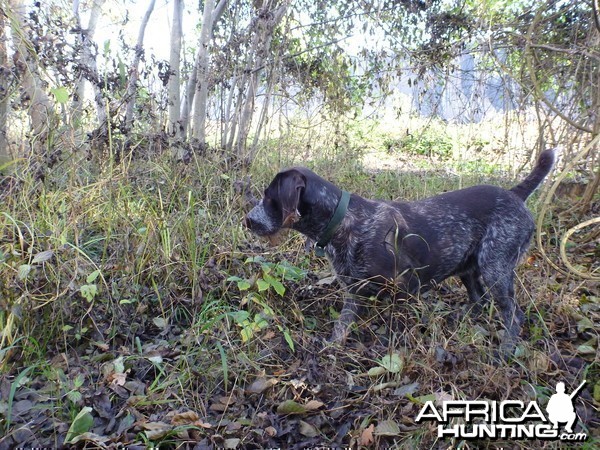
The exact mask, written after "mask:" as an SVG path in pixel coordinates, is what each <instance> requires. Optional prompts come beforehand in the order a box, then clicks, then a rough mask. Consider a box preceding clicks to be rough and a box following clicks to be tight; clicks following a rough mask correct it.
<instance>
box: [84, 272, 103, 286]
mask: <svg viewBox="0 0 600 450" xmlns="http://www.w3.org/2000/svg"><path fill="white" fill-rule="evenodd" d="M98 275H100V269H96V270H94V271H93V272H92V273H90V274H89V275H88V276H87V278H86V279H85V281H86V283H88V284H90V283H93V282H94V281H96V278H98Z"/></svg>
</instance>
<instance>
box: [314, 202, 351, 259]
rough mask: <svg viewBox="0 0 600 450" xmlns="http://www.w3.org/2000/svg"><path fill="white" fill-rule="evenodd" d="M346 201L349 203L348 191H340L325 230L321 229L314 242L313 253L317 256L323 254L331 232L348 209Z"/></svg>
mask: <svg viewBox="0 0 600 450" xmlns="http://www.w3.org/2000/svg"><path fill="white" fill-rule="evenodd" d="M348 203H350V193H349V192H346V191H342V196H341V197H340V200H339V202H338V204H337V206H336V207H335V211H334V212H333V216H331V219H330V220H329V223H328V224H327V227H326V228H325V231H323V234H322V235H321V237H320V238H319V240H318V241H317V243H316V244H315V254H316V255H317V256H325V247H327V244H329V241H330V240H331V238H332V237H333V233H335V230H337V227H338V226H339V224H340V223H341V222H342V220H343V219H344V216H345V215H346V211H348Z"/></svg>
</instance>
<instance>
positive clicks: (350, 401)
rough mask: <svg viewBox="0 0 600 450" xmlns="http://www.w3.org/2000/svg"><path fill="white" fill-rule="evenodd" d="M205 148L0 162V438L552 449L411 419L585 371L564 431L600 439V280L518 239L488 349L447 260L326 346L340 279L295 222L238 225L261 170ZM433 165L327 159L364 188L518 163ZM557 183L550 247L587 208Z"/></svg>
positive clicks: (94, 444) (497, 177)
mask: <svg viewBox="0 0 600 450" xmlns="http://www.w3.org/2000/svg"><path fill="white" fill-rule="evenodd" d="M206 158H207V159H205V160H203V161H192V163H191V164H188V165H183V164H181V163H175V162H172V163H169V162H163V163H161V162H157V161H156V159H152V158H149V159H148V160H146V161H143V162H140V163H137V164H129V163H128V162H127V161H121V162H120V163H118V164H115V166H114V167H109V168H104V169H103V172H102V173H93V171H91V170H89V171H81V172H80V173H78V174H77V175H72V176H70V177H69V176H65V177H63V178H61V177H59V176H57V175H54V176H53V177H52V178H51V177H50V176H49V177H47V178H46V180H45V181H44V183H43V184H41V182H40V180H39V179H36V178H35V177H33V176H29V175H27V173H25V172H23V174H19V175H11V176H8V177H5V178H4V179H3V180H2V181H1V182H2V186H3V188H2V190H0V202H1V206H0V309H1V310H2V317H1V318H2V324H3V326H4V332H3V337H2V347H0V360H2V369H1V370H2V375H1V376H0V450H4V449H12V448H16V447H20V448H32V447H37V448H40V447H45V448H59V447H69V448H71V447H73V448H124V447H126V448H129V449H133V448H149V447H154V448H157V447H160V448H194V449H216V448H226V449H235V448H244V449H252V448H256V449H262V448H285V449H296V448H297V449H304V448H317V447H321V448H407V449H409V448H410V449H413V448H414V449H416V448H436V449H438V448H439V449H442V448H451V447H452V448H465V449H466V448H564V446H562V445H563V444H561V443H559V442H553V441H544V440H530V439H521V440H511V439H502V438H498V439H479V440H464V439H455V438H438V437H437V427H436V423H434V422H433V421H427V420H426V421H422V422H420V423H417V421H416V418H417V416H418V414H419V412H420V411H421V409H422V408H423V405H425V404H426V402H427V401H433V402H434V403H435V404H436V405H439V404H440V403H441V402H443V401H446V400H486V401H494V400H495V401H502V400H520V401H522V402H525V403H527V402H530V401H537V402H538V403H539V405H540V407H544V406H545V405H546V403H547V401H548V398H549V397H550V395H552V394H553V393H554V390H555V386H556V383H557V382H558V381H563V382H564V383H565V384H566V386H567V392H568V393H569V392H571V391H572V390H573V389H575V387H577V386H578V385H579V384H580V383H581V382H582V381H583V380H586V381H587V383H586V385H585V386H584V387H583V389H582V391H581V393H580V394H579V395H578V396H577V398H576V400H575V401H574V406H575V408H576V411H577V414H578V416H579V419H580V420H579V422H578V425H577V428H576V431H577V432H583V433H586V434H587V436H588V439H587V440H586V441H585V442H583V443H578V444H576V445H577V446H579V447H580V448H590V449H591V448H598V445H599V443H600V437H599V436H600V415H599V413H598V408H599V405H600V358H599V356H600V353H599V346H598V330H599V329H600V292H599V286H598V283H593V282H590V281H585V280H584V281H582V280H579V279H577V278H575V277H572V276H570V275H565V274H562V273H561V272H559V271H557V270H556V269H554V268H553V267H552V266H551V265H550V264H549V263H548V262H547V261H546V259H545V258H544V257H543V255H542V253H541V251H540V248H538V246H537V245H536V243H535V242H533V243H532V248H531V250H530V252H529V254H528V256H527V258H526V259H525V260H524V261H523V263H522V264H521V265H519V266H518V268H517V278H516V279H517V281H516V286H515V289H516V297H517V299H518V301H519V303H520V305H521V307H522V309H523V310H524V311H525V312H526V323H525V326H524V331H523V335H522V338H523V339H522V342H521V343H520V344H519V346H518V348H517V351H516V354H515V356H514V358H511V359H510V360H508V361H502V362H499V361H498V360H497V359H496V358H495V357H494V353H495V350H496V349H497V347H498V342H499V340H500V338H501V334H502V331H500V330H502V325H501V322H500V321H499V320H498V318H497V314H496V311H495V308H494V306H493V305H490V306H489V308H487V309H486V311H485V313H484V314H483V315H481V316H473V315H472V314H470V313H469V309H470V305H469V303H468V301H467V296H466V291H465V290H464V288H463V287H462V286H461V285H460V283H459V282H458V281H457V280H453V279H450V280H447V281H446V282H444V283H443V284H442V285H440V286H439V287H438V288H437V289H434V290H432V291H429V292H427V293H425V294H422V295H419V296H416V297H414V298H411V299H410V300H409V301H403V302H395V303H394V302H390V301H386V300H380V301H375V300H372V299H365V304H364V306H365V310H366V313H365V314H364V315H362V316H361V318H360V320H359V321H358V323H357V324H356V326H355V328H354V329H353V331H352V333H351V336H350V339H349V341H348V342H347V344H346V345H344V346H337V345H332V344H330V343H328V342H327V338H328V336H329V335H330V333H331V329H332V324H333V323H334V321H335V320H336V318H337V315H338V312H339V311H340V309H341V302H342V296H343V292H342V289H341V288H340V286H339V285H338V284H337V282H336V281H335V278H334V277H333V275H332V273H331V270H330V268H329V266H328V264H327V263H326V261H324V260H322V259H320V258H318V257H317V256H315V255H314V254H313V253H311V252H307V251H306V249H305V246H304V241H303V239H302V238H301V236H299V235H298V234H295V233H289V234H287V235H284V236H282V237H281V239H280V241H279V244H278V245H277V246H272V245H271V244H270V243H267V242H264V241H262V240H260V239H258V238H256V237H255V236H252V235H251V234H250V233H248V232H247V231H246V230H244V229H243V228H242V227H241V218H242V216H243V214H244V211H245V210H246V209H247V207H248V205H247V196H246V195H245V194H244V189H240V187H246V188H247V187H249V186H251V189H252V192H253V193H254V194H255V195H259V193H260V192H261V190H262V189H263V188H264V187H265V186H266V184H267V183H268V181H269V178H271V177H272V176H273V174H274V173H275V170H273V168H272V167H269V166H264V167H256V168H255V170H254V171H253V173H252V175H253V177H252V182H251V183H250V184H248V181H247V179H246V178H244V176H243V175H241V174H240V173H238V172H234V171H232V170H230V168H228V167H227V166H226V164H225V163H224V162H223V159H222V158H220V157H219V156H218V155H217V156H213V157H209V156H206ZM167 159H168V158H167ZM350 159H351V158H350ZM422 159H423V160H425V159H426V158H425V157H423V158H422ZM207 160H210V161H211V162H209V163H207ZM314 165H315V166H316V167H317V168H318V164H314ZM444 166H445V163H443V162H442V163H441V164H440V167H438V168H436V167H434V168H433V169H434V170H431V169H432V168H431V167H429V168H428V167H426V165H424V164H423V165H421V166H415V167H412V168H411V169H413V170H408V169H406V168H402V167H395V168H393V169H390V168H389V167H384V168H378V169H377V170H373V168H370V167H368V164H365V165H364V166H361V167H357V166H356V165H354V166H349V165H348V164H346V165H344V166H337V168H338V170H335V171H334V170H332V169H329V170H325V169H324V173H323V175H324V176H326V177H327V178H329V179H332V181H334V182H336V183H337V184H339V185H343V186H344V187H345V188H346V189H348V190H353V191H355V192H359V193H361V194H363V195H365V196H369V197H379V198H395V197H398V196H400V195H401V196H402V197H404V198H406V199H414V198H421V197H424V196H426V195H433V194H435V193H438V192H441V191H443V190H449V189H454V188H457V187H459V186H466V185H469V184H475V183H479V182H483V181H488V182H494V183H495V182H499V183H502V184H503V185H511V184H512V183H513V180H509V179H506V177H505V174H498V173H493V171H487V170H486V171H484V172H479V173H478V174H476V176H474V175H473V174H472V173H466V172H465V173H463V172H460V173H459V174H458V175H456V174H455V175H448V174H447V172H448V171H446V173H445V174H442V173H441V172H440V170H438V169H440V168H441V167H444ZM329 167H331V166H329ZM469 169H472V167H470V168H469ZM520 176H522V175H520ZM573 202H574V198H569V197H568V196H566V197H565V198H562V199H557V200H556V201H554V202H553V203H552V207H551V210H550V212H549V213H548V214H547V217H546V219H545V221H544V226H543V243H544V250H545V252H546V253H547V254H548V256H549V258H550V260H552V261H554V262H556V263H558V264H560V256H559V252H558V240H557V239H559V237H560V235H561V233H563V232H564V231H565V230H567V229H568V228H570V227H571V226H574V225H575V224H577V223H580V222H582V221H584V220H586V219H587V218H589V217H592V216H595V215H598V211H597V210H596V211H591V212H589V213H587V215H581V214H575V213H569V214H563V215H562V216H560V215H559V214H560V213H561V212H564V211H566V210H568V208H569V207H570V206H572V204H573ZM538 206H539V205H538V203H537V197H536V198H534V199H533V200H530V202H529V207H530V208H531V209H532V211H534V213H536V212H537V211H538ZM596 206H597V203H596ZM584 231H585V230H584ZM588 231H589V230H588ZM582 234H583V233H582ZM578 236H579V237H580V235H578V234H576V235H575V236H574V239H573V240H574V243H573V244H572V245H570V246H569V247H568V254H569V256H570V257H571V258H572V260H573V261H576V262H577V266H578V267H579V268H581V269H582V270H588V271H589V270H597V268H598V261H599V260H600V258H599V251H600V250H599V248H598V243H597V242H595V241H592V242H591V243H590V242H587V243H586V242H581V243H578V241H577V239H578ZM456 423H458V422H456ZM569 445H575V444H569Z"/></svg>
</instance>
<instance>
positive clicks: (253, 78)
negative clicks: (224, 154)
mask: <svg viewBox="0 0 600 450" xmlns="http://www.w3.org/2000/svg"><path fill="white" fill-rule="evenodd" d="M276 1H277V0H275V1H273V3H276ZM265 3H266V5H265V7H264V8H263V9H262V10H261V11H259V14H258V19H257V30H256V34H255V35H254V39H253V41H252V51H251V54H253V55H254V63H253V64H252V68H251V69H250V77H249V80H248V86H247V88H246V93H245V96H244V99H243V102H244V103H243V105H242V108H241V113H240V120H239V125H238V129H239V131H238V136H237V142H236V146H235V150H236V153H237V156H238V158H241V159H244V157H245V156H246V155H245V152H246V141H247V139H248V134H249V132H250V125H251V124H252V116H253V113H254V103H255V100H256V92H257V88H258V80H259V76H260V73H261V72H262V69H263V67H264V64H265V60H266V58H267V56H268V54H269V50H270V47H271V40H272V39H273V32H274V31H275V28H277V25H279V23H280V22H281V20H282V19H283V16H284V15H285V13H286V11H287V9H288V6H289V4H290V0H285V1H284V2H283V3H282V4H281V5H279V6H277V7H276V8H275V9H271V10H270V11H269V10H268V9H270V8H272V7H273V6H275V5H273V4H272V2H271V1H270V0H265ZM266 11H268V12H266Z"/></svg>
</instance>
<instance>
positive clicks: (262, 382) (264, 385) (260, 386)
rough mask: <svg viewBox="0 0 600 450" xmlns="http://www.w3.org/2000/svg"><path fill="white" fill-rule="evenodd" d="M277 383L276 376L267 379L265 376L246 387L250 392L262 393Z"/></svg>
mask: <svg viewBox="0 0 600 450" xmlns="http://www.w3.org/2000/svg"><path fill="white" fill-rule="evenodd" d="M275 384H277V380H276V379H275V378H269V379H266V378H265V377H259V378H257V379H256V380H254V382H253V383H252V384H251V385H250V386H249V387H248V389H246V392H248V393H250V394H262V393H263V392H264V391H265V390H267V389H268V388H270V387H271V386H273V385H275Z"/></svg>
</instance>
